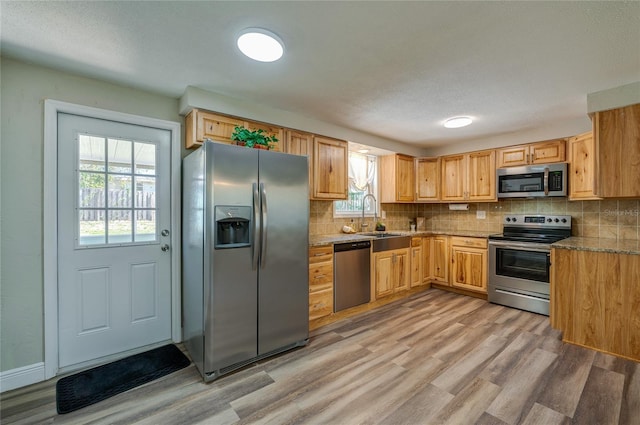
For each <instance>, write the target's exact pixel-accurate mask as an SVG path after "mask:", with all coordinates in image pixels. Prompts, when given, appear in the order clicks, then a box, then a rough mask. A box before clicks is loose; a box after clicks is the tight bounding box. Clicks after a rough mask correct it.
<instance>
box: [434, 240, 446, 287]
mask: <svg viewBox="0 0 640 425" xmlns="http://www.w3.org/2000/svg"><path fill="white" fill-rule="evenodd" d="M431 281H433V282H435V283H440V284H442V285H449V237H448V236H434V237H433V238H432V240H431Z"/></svg>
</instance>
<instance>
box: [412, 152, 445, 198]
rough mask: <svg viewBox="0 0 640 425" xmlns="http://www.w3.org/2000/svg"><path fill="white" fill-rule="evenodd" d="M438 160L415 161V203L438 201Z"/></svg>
mask: <svg viewBox="0 0 640 425" xmlns="http://www.w3.org/2000/svg"><path fill="white" fill-rule="evenodd" d="M439 176H440V159H439V158H418V159H417V160H416V201H422V202H424V201H437V200H439V199H440V193H439V189H440V187H439V186H440V185H439Z"/></svg>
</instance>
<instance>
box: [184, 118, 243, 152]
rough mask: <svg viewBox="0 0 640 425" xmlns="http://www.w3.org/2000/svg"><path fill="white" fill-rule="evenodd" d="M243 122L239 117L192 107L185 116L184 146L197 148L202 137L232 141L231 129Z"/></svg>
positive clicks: (241, 124) (219, 140)
mask: <svg viewBox="0 0 640 425" xmlns="http://www.w3.org/2000/svg"><path fill="white" fill-rule="evenodd" d="M245 123H246V122H245V121H244V120H242V119H240V118H233V117H228V116H225V115H218V114H213V113H211V112H207V111H201V110H199V109H194V110H192V111H191V112H189V113H188V114H187V116H186V117H185V141H184V143H185V148H187V149H191V148H197V147H198V146H200V145H201V144H202V142H203V141H204V139H211V140H215V141H216V142H223V143H232V142H233V141H232V140H231V135H232V134H233V129H234V128H235V127H236V126H244V125H245Z"/></svg>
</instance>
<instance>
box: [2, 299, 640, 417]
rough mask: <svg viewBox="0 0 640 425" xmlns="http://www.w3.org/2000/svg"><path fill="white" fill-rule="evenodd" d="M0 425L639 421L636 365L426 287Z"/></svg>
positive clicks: (23, 397)
mask: <svg viewBox="0 0 640 425" xmlns="http://www.w3.org/2000/svg"><path fill="white" fill-rule="evenodd" d="M1 402H2V406H1V410H0V414H1V418H2V424H14V423H29V424H31V423H38V424H42V423H82V424H94V423H95V424H132V423H135V424H195V423H204V424H233V423H241V424H253V423H265V424H378V423H380V424H544V425H552V424H571V423H574V424H586V425H592V424H593V425H596V424H597V425H606V424H640V364H638V363H635V362H632V361H628V360H622V359H619V358H616V357H613V356H609V355H606V354H602V353H596V352H595V351H591V350H588V349H584V348H580V347H576V346H573V345H568V344H564V343H562V342H561V341H560V335H559V334H558V333H557V332H556V331H554V330H552V329H551V328H550V327H549V325H548V318H547V317H544V316H539V315H536V314H532V313H527V312H522V311H519V310H514V309H510V308H506V307H501V306H497V305H493V304H488V303H487V302H486V301H483V300H479V299H474V298H469V297H465V296H462V295H457V294H453V293H449V292H444V291H440V290H437V289H430V290H428V291H425V292H421V293H418V294H414V295H412V296H411V297H409V298H407V299H405V300H400V301H396V302H394V303H392V304H389V305H386V306H384V307H381V308H379V309H376V310H373V311H370V312H367V313H363V314H361V315H358V316H355V317H352V318H350V319H345V320H342V321H339V322H336V323H333V324H331V325H327V326H324V327H322V328H319V329H317V330H315V331H313V332H312V335H311V340H310V343H309V345H308V346H307V347H304V348H301V349H298V350H295V351H292V352H288V353H285V354H283V355H280V356H278V357H276V358H273V359H270V360H267V361H262V362H260V363H258V364H255V365H252V366H250V367H248V368H245V369H243V370H241V371H239V372H236V373H235V374H233V375H229V376H226V377H223V378H221V379H219V380H217V381H214V382H212V383H210V384H205V383H204V382H203V381H202V380H201V379H200V376H199V375H198V373H197V371H196V369H195V367H194V366H193V365H191V366H189V367H187V368H186V369H183V370H181V371H179V372H176V373H173V374H171V375H169V376H167V377H164V378H162V379H159V380H157V381H154V382H151V383H149V384H147V385H145V386H142V387H139V388H136V389H133V390H131V391H129V392H127V393H124V394H120V395H118V396H116V397H113V398H111V399H108V400H105V401H103V402H101V403H98V404H95V405H93V406H89V407H86V408H84V409H81V410H79V411H76V412H73V413H69V414H66V415H57V414H56V407H55V380H51V381H49V382H43V383H40V384H36V385H33V386H30V387H27V388H22V389H18V390H15V391H11V392H7V393H5V394H3V395H2V397H1Z"/></svg>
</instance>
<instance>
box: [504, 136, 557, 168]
mask: <svg viewBox="0 0 640 425" xmlns="http://www.w3.org/2000/svg"><path fill="white" fill-rule="evenodd" d="M496 154H497V167H498V168H503V167H515V166H518V165H529V164H549V163H552V162H564V161H565V160H566V153H565V139H557V140H548V141H546V142H538V143H531V144H528V145H519V146H509V147H507V148H502V149H497V150H496Z"/></svg>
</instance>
